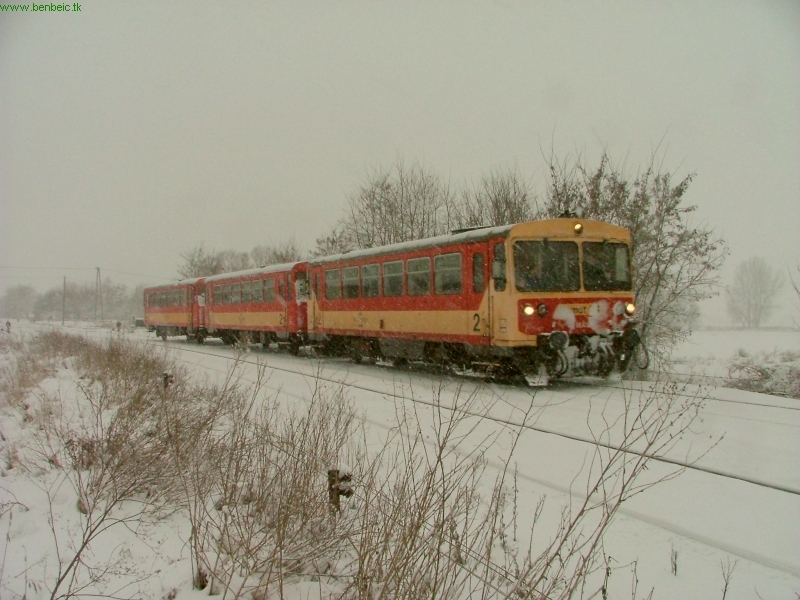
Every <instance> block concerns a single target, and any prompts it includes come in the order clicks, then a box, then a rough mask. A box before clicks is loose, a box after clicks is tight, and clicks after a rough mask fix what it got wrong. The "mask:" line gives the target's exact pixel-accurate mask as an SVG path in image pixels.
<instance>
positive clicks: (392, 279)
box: [383, 260, 403, 297]
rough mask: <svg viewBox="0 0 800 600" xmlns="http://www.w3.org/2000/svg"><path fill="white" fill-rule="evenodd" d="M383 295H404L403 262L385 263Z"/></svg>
mask: <svg viewBox="0 0 800 600" xmlns="http://www.w3.org/2000/svg"><path fill="white" fill-rule="evenodd" d="M383 295H384V296H389V297H392V296H402V295H403V261H402V260H396V261H392V262H387V263H383Z"/></svg>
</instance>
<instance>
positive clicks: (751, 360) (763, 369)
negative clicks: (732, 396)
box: [728, 349, 800, 398]
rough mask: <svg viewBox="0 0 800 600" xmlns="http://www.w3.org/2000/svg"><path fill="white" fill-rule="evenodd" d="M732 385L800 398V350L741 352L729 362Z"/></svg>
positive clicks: (764, 392) (754, 390)
mask: <svg viewBox="0 0 800 600" xmlns="http://www.w3.org/2000/svg"><path fill="white" fill-rule="evenodd" d="M728 377H729V380H730V385H731V386H732V387H737V388H740V389H743V390H749V391H752V392H759V393H763V394H773V395H775V396H787V397H789V398H800V352H792V351H791V350H785V351H782V352H779V351H773V352H757V353H754V354H750V353H749V352H747V351H746V350H743V349H740V350H739V352H738V353H737V354H736V355H735V356H734V357H733V358H732V359H731V360H730V362H729V364H728Z"/></svg>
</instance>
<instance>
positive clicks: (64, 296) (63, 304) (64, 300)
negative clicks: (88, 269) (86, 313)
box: [61, 276, 67, 326]
mask: <svg viewBox="0 0 800 600" xmlns="http://www.w3.org/2000/svg"><path fill="white" fill-rule="evenodd" d="M66 306H67V277H66V276H64V291H63V292H62V293H61V325H62V326H63V325H64V313H65V312H66V311H65V309H66Z"/></svg>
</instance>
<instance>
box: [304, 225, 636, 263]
mask: <svg viewBox="0 0 800 600" xmlns="http://www.w3.org/2000/svg"><path fill="white" fill-rule="evenodd" d="M576 222H580V223H582V224H583V225H584V228H585V232H584V234H583V238H592V237H595V238H596V237H600V236H598V234H601V236H602V237H605V236H609V237H619V238H622V239H627V238H628V237H629V235H628V230H627V229H625V228H624V227H620V226H618V225H612V224H611V223H605V222H603V221H593V220H591V219H582V218H577V217H565V218H559V219H544V220H540V221H527V222H524V223H515V224H513V225H501V226H498V227H479V228H475V229H470V230H466V231H459V232H456V233H451V234H447V235H440V236H436V237H431V238H425V239H421V240H413V241H409V242H402V243H399V244H390V245H388V246H378V247H376V248H367V249H364V250H352V251H350V252H345V253H344V254H336V255H334V256H322V257H319V258H314V259H312V260H309V261H308V263H309V265H324V264H328V263H333V262H345V261H349V260H358V259H361V258H370V257H377V256H385V255H390V254H399V253H403V252H411V251H414V250H426V249H429V248H440V247H444V246H452V245H454V244H460V243H464V242H481V241H485V240H491V239H496V238H507V237H509V236H512V237H513V236H515V235H517V234H519V235H523V236H525V235H541V234H542V233H545V234H548V235H555V236H573V235H574V234H573V226H574V225H575V223H576Z"/></svg>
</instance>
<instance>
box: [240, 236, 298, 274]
mask: <svg viewBox="0 0 800 600" xmlns="http://www.w3.org/2000/svg"><path fill="white" fill-rule="evenodd" d="M303 254H304V253H303V250H302V248H300V245H299V244H298V243H297V240H295V239H294V237H291V238H289V239H288V240H286V241H285V242H283V243H282V244H269V245H262V246H256V247H254V248H253V249H252V250H250V259H251V262H252V264H253V265H254V266H258V267H263V266H266V265H279V264H282V263H290V262H298V261H300V260H303Z"/></svg>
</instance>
